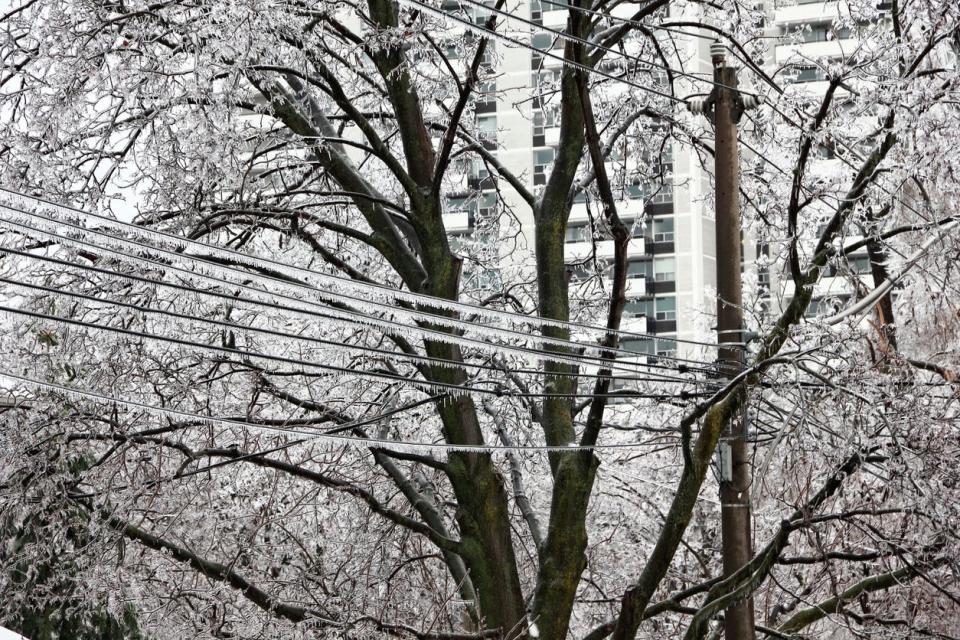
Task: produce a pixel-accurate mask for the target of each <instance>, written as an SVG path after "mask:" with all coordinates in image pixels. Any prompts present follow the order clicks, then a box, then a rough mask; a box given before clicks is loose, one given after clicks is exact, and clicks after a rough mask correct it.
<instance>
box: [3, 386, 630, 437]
mask: <svg viewBox="0 0 960 640" xmlns="http://www.w3.org/2000/svg"><path fill="white" fill-rule="evenodd" d="M0 378H7V379H9V380H13V381H14V382H15V383H19V384H22V385H25V386H28V387H32V388H34V389H39V390H45V391H56V392H60V393H64V394H67V395H68V396H72V397H76V398H82V399H84V400H93V401H95V402H106V403H109V404H114V405H118V406H122V407H129V408H133V409H137V410H140V411H144V412H145V413H149V414H151V415H157V416H160V417H163V418H177V419H180V420H190V421H195V422H197V426H199V425H201V424H205V425H211V426H221V427H224V428H240V429H246V430H251V431H262V432H266V433H269V434H271V435H284V436H290V435H297V436H302V437H303V438H304V439H305V440H314V439H315V440H323V441H327V442H331V443H333V444H341V445H346V446H350V447H353V448H361V449H384V450H386V451H388V452H389V451H391V450H392V451H396V452H397V453H403V452H410V453H416V452H420V451H446V452H454V453H455V452H464V453H494V452H497V451H528V452H543V453H554V452H557V453H559V452H565V451H593V450H599V449H607V450H614V449H616V450H621V449H635V448H637V444H636V443H619V444H594V445H578V444H570V445H560V446H552V445H470V444H450V443H446V442H414V441H409V440H391V439H389V438H369V437H367V438H361V437H353V436H342V435H327V434H322V433H317V432H315V431H301V430H298V429H285V428H282V427H273V426H269V425H261V424H252V423H249V422H241V421H238V420H227V419H224V418H214V417H211V416H202V415H199V414H195V413H190V412H186V411H179V410H177V409H166V408H162V407H155V406H153V405H148V404H144V403H141V402H135V401H133V400H123V399H120V398H114V397H111V396H107V395H103V394H100V393H96V392H92V391H88V390H84V389H77V388H75V387H68V386H65V385H61V384H56V383H53V382H44V381H42V380H36V379H33V378H29V377H26V376H21V375H17V374H15V373H10V372H7V371H3V370H0Z"/></svg>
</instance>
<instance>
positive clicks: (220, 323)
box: [0, 247, 697, 384]
mask: <svg viewBox="0 0 960 640" xmlns="http://www.w3.org/2000/svg"><path fill="white" fill-rule="evenodd" d="M3 253H10V254H16V255H20V256H25V257H27V258H37V259H41V260H47V261H50V262H56V263H60V264H64V265H67V266H70V267H73V266H76V267H79V268H81V269H83V268H85V267H83V266H81V265H73V264H70V263H67V262H66V261H62V260H56V259H49V258H46V257H45V256H35V255H32V254H29V253H27V252H23V251H18V250H15V249H6V248H2V247H0V255H2V254H3ZM91 270H95V271H97V272H101V273H104V272H105V273H108V274H110V275H117V276H121V277H128V276H125V275H123V274H117V273H115V272H109V271H106V270H105V269H96V268H93V269H91ZM137 280H147V281H149V282H155V281H150V280H148V279H146V278H137ZM0 282H3V283H6V284H9V285H11V286H13V287H19V288H23V289H27V290H31V291H42V292H45V293H49V294H51V295H56V296H64V297H68V298H74V299H78V300H87V301H91V302H99V303H103V304H107V305H111V306H115V307H122V308H125V309H130V310H133V311H138V312H142V313H148V314H154V315H160V316H166V317H172V318H177V319H180V320H186V321H188V322H199V323H202V324H209V325H215V326H217V327H222V328H225V329H228V330H231V331H233V330H237V331H241V332H250V333H257V334H263V335H269V336H273V337H277V338H282V339H284V340H292V341H301V342H311V343H315V344H320V345H326V346H331V347H336V348H339V349H346V350H348V351H354V352H358V353H373V354H377V355H382V356H387V357H390V358H397V359H401V360H414V361H422V362H425V363H427V364H440V365H441V366H448V367H451V368H464V369H466V368H470V369H480V370H487V371H496V372H503V373H507V374H511V373H516V374H531V375H542V374H543V373H544V372H543V370H541V369H524V368H514V367H508V366H497V365H492V364H485V363H477V362H467V361H460V360H452V359H449V358H440V357H437V356H429V355H425V354H419V353H406V352H403V351H396V350H391V349H382V348H378V347H370V346H366V345H357V344H349V343H343V342H337V341H335V340H327V339H324V338H318V337H314V336H304V335H299V334H294V335H292V334H290V333H289V332H281V331H276V330H272V329H265V328H259V327H254V326H248V325H243V324H238V323H234V322H229V321H226V320H217V319H213V318H200V317H197V316H194V315H190V314H184V313H179V312H176V311H169V310H165V309H153V308H149V307H144V306H142V305H137V304H132V303H128V302H122V301H119V300H112V299H104V298H98V297H96V296H92V295H88V294H83V293H76V292H72V291H63V290H60V289H55V288H53V287H47V286H44V285H38V284H32V283H27V282H21V281H17V280H12V279H10V278H5V277H3V276H0ZM171 286H172V287H173V288H176V289H180V290H192V289H191V288H189V287H184V286H181V285H171ZM215 295H217V296H218V297H223V298H224V299H226V300H229V301H231V302H234V301H243V300H244V299H243V298H239V299H238V298H235V297H232V296H229V295H226V294H219V293H217V294H215ZM411 364H413V363H411ZM551 375H557V376H565V377H572V378H601V377H609V376H602V375H600V374H588V373H573V372H558V373H556V374H551ZM616 379H617V380H618V381H625V382H680V383H685V384H696V383H697V381H696V380H691V379H689V378H678V377H676V376H665V375H664V376H662V377H643V376H619V375H618V376H616Z"/></svg>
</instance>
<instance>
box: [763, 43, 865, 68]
mask: <svg viewBox="0 0 960 640" xmlns="http://www.w3.org/2000/svg"><path fill="white" fill-rule="evenodd" d="M856 47H857V41H856V40H854V39H852V38H847V39H844V40H827V41H824V42H801V43H798V44H784V45H780V46H778V47H777V53H776V61H777V64H784V63H786V62H800V61H803V60H817V59H820V58H834V59H839V58H843V57H844V56H845V55H846V54H848V53H850V52H852V51H854V50H855V49H856ZM798 58H799V59H800V60H798Z"/></svg>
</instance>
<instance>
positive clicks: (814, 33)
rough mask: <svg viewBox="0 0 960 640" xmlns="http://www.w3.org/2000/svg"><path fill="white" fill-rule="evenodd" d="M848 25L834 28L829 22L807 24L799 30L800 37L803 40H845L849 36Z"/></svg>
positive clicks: (850, 32)
mask: <svg viewBox="0 0 960 640" xmlns="http://www.w3.org/2000/svg"><path fill="white" fill-rule="evenodd" d="M851 35H852V31H851V30H850V28H849V27H841V28H840V29H834V28H833V25H832V24H831V23H829V22H823V23H820V24H814V25H809V28H803V29H801V30H800V37H801V39H802V40H803V41H804V42H827V41H829V40H846V39H847V38H849V37H851Z"/></svg>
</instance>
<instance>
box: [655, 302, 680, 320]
mask: <svg viewBox="0 0 960 640" xmlns="http://www.w3.org/2000/svg"><path fill="white" fill-rule="evenodd" d="M654 309H655V310H656V313H655V316H654V317H655V318H656V319H657V320H676V319H677V299H676V298H657V299H656V300H655V301H654Z"/></svg>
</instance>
